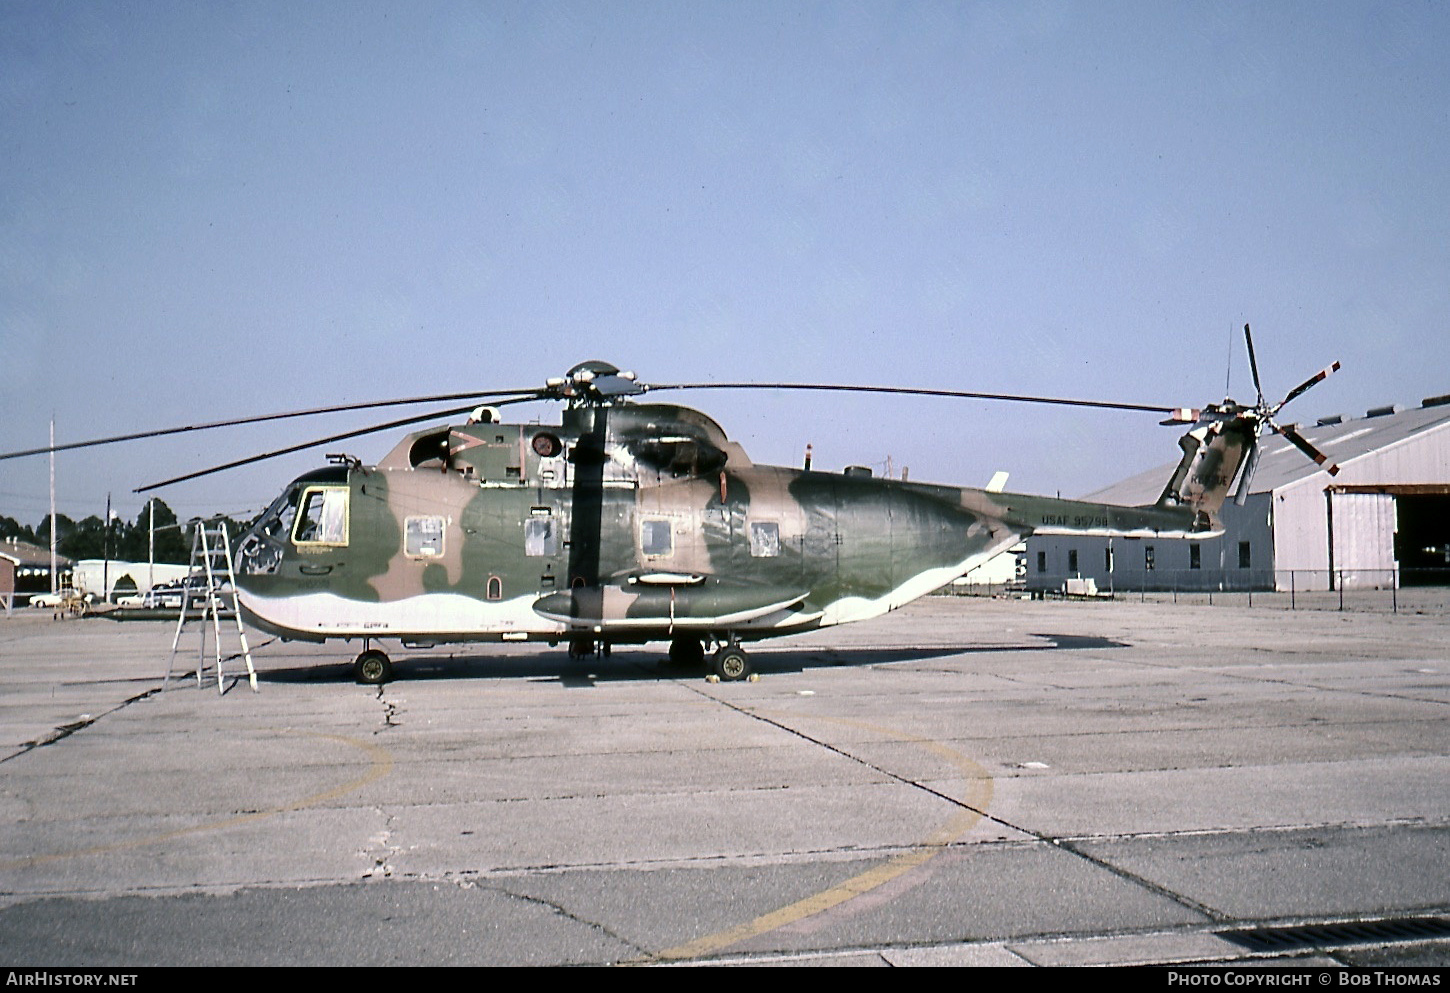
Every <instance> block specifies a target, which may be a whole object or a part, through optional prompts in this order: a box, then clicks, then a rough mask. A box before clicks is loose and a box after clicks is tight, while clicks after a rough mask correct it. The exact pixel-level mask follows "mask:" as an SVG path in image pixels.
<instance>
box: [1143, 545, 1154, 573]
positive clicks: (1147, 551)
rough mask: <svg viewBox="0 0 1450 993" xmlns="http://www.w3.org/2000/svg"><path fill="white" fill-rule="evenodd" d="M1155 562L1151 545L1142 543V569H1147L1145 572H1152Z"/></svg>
mask: <svg viewBox="0 0 1450 993" xmlns="http://www.w3.org/2000/svg"><path fill="white" fill-rule="evenodd" d="M1155 564H1156V563H1155V562H1154V561H1153V546H1152V545H1144V546H1143V568H1144V570H1145V571H1147V572H1152V571H1153V566H1154V565H1155Z"/></svg>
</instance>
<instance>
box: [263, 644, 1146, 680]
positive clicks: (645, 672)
mask: <svg viewBox="0 0 1450 993" xmlns="http://www.w3.org/2000/svg"><path fill="white" fill-rule="evenodd" d="M1030 637H1032V638H1037V639H1041V640H1042V641H1043V642H1044V643H1042V644H1016V645H981V644H963V645H932V646H926V647H895V648H774V649H768V650H763V651H754V652H751V653H750V663H751V667H752V668H753V669H754V671H755V672H757V673H759V674H761V675H762V676H767V675H785V674H792V673H803V672H806V671H808V670H811V669H839V668H846V667H869V666H877V665H895V664H902V663H921V662H931V661H935V660H938V659H948V658H959V657H961V656H968V655H999V654H1021V653H1029V654H1030V653H1041V652H1059V651H1087V650H1092V649H1103V648H1127V647H1130V646H1129V645H1128V644H1127V643H1126V642H1122V641H1114V640H1113V639H1111V638H1098V637H1090V636H1089V637H1085V636H1082V635H1066V634H1032V635H1030ZM393 661H394V666H395V673H396V674H395V679H394V681H396V682H414V683H416V682H429V681H435V680H464V679H501V680H526V681H529V682H537V683H558V684H560V685H561V686H564V687H566V688H585V687H590V686H595V685H597V684H599V683H611V682H649V681H674V680H680V679H698V678H701V677H703V676H704V675H705V673H706V672H707V671H708V669H707V668H706V667H704V666H684V665H675V664H672V663H671V662H670V661H669V660H668V659H667V658H666V656H665V654H664V653H663V652H660V651H646V650H642V649H629V650H624V651H615V652H614V653H613V654H612V655H610V656H604V657H601V656H589V657H585V658H570V657H568V656H566V655H564V654H562V653H560V652H557V651H541V652H539V653H538V654H536V655H505V656H497V655H488V654H486V653H484V652H476V653H475V652H456V653H453V654H450V655H447V656H442V655H421V656H412V657H410V656H407V655H400V656H398V657H396V658H395V659H394V660H393ZM257 678H258V680H260V681H263V682H269V683H352V682H353V681H354V679H353V671H352V664H351V663H350V662H345V661H344V662H327V663H322V664H316V665H303V666H295V667H288V668H279V669H267V670H259V671H258V673H257Z"/></svg>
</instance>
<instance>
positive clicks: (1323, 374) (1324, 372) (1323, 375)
mask: <svg viewBox="0 0 1450 993" xmlns="http://www.w3.org/2000/svg"><path fill="white" fill-rule="evenodd" d="M1338 371H1339V363H1338V362H1336V363H1334V364H1333V365H1331V366H1329V367H1327V368H1324V369H1321V370H1319V371H1318V372H1316V373H1315V374H1314V375H1312V376H1310V377H1309V378H1308V379H1306V380H1304V382H1302V383H1300V384H1299V385H1298V386H1296V387H1294V388H1293V389H1292V390H1290V391H1289V393H1288V395H1287V396H1285V397H1284V399H1282V400H1280V401H1279V406H1280V407H1282V406H1284V404H1286V403H1288V402H1289V401H1290V400H1292V399H1294V398H1295V397H1296V396H1298V395H1299V394H1300V393H1303V392H1304V391H1305V390H1307V389H1308V388H1309V387H1311V386H1313V385H1314V384H1316V383H1319V382H1322V381H1324V380H1326V379H1328V378H1329V377H1330V376H1332V375H1334V374H1335V373H1336V372H1338ZM1275 409H1277V408H1275Z"/></svg>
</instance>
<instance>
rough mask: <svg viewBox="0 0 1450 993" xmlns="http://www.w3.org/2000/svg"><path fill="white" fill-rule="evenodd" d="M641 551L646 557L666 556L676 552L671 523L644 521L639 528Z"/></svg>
mask: <svg viewBox="0 0 1450 993" xmlns="http://www.w3.org/2000/svg"><path fill="white" fill-rule="evenodd" d="M639 545H640V550H641V551H642V552H644V554H646V555H652V556H664V555H669V554H671V553H673V552H674V547H675V546H674V536H673V534H672V532H671V528H670V522H669V521H642V522H640V526H639Z"/></svg>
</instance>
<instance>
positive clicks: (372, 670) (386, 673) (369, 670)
mask: <svg viewBox="0 0 1450 993" xmlns="http://www.w3.org/2000/svg"><path fill="white" fill-rule="evenodd" d="M352 672H353V675H354V676H355V677H357V681H358V682H359V683H362V684H363V685H365V686H381V685H382V684H383V683H387V682H391V681H392V678H393V663H392V660H390V659H389V658H388V657H387V655H385V654H384V653H383V652H380V651H378V650H377V649H376V648H369V649H368V650H367V651H365V652H363V653H362V654H361V655H359V656H358V657H357V659H356V660H355V661H354V662H353V664H352Z"/></svg>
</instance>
